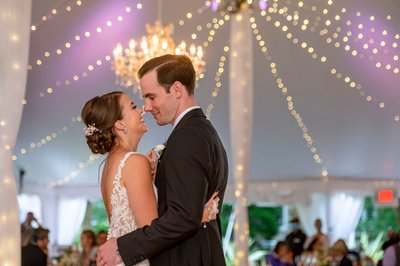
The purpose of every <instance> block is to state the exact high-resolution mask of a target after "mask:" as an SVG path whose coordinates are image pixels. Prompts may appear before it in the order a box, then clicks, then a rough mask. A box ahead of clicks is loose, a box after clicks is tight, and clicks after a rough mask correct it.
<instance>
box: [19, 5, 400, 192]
mask: <svg viewBox="0 0 400 266" xmlns="http://www.w3.org/2000/svg"><path fill="white" fill-rule="evenodd" d="M81 3H82V4H81V5H78V4H77V2H75V1H54V0H40V1H34V3H33V10H32V24H33V25H36V27H37V29H36V31H33V32H32V34H31V40H30V59H29V62H30V64H31V65H32V69H31V70H29V71H28V82H27V90H26V97H25V98H26V101H27V104H26V105H25V106H24V113H23V119H22V122H21V127H20V131H19V136H18V141H17V144H16V147H15V150H14V154H15V155H16V156H17V159H16V160H15V161H14V166H15V173H16V176H18V174H19V169H23V170H24V171H25V177H24V184H25V186H27V185H28V184H39V185H46V184H50V183H51V182H58V181H60V182H64V181H66V180H67V181H68V180H69V177H72V179H71V180H70V181H69V182H66V183H65V185H63V186H62V188H68V187H72V188H74V187H77V186H79V187H89V186H90V187H93V186H97V184H98V168H99V164H100V162H101V159H96V160H94V161H93V163H91V164H88V163H86V162H87V160H88V158H89V156H90V151H89V149H88V148H87V145H86V143H85V140H84V134H83V124H82V123H80V122H75V121H76V117H77V116H78V115H79V113H80V110H81V108H82V106H83V104H84V103H85V101H86V100H88V99H89V98H91V97H93V96H95V95H99V94H103V93H105V92H108V91H111V90H120V88H118V87H116V86H115V84H114V74H113V72H112V71H111V69H110V68H111V63H110V61H107V60H105V57H106V56H107V55H110V56H112V51H113V49H114V47H115V46H116V44H117V43H119V42H120V43H122V44H124V45H127V43H128V40H129V39H130V38H132V37H134V38H136V39H138V38H139V37H140V36H142V35H146V32H145V27H144V24H145V23H153V22H154V21H155V20H156V19H157V9H158V1H156V0H149V1H143V2H142V8H141V9H138V8H137V4H138V3H139V2H138V1H126V0H120V1H107V0H83V1H82V2H81ZM268 3H269V6H270V7H272V6H273V4H276V5H277V9H276V10H275V11H274V10H270V11H267V13H266V15H265V16H262V14H260V10H259V9H258V7H256V8H254V11H253V15H254V17H255V19H256V23H257V26H258V29H259V34H260V35H261V36H262V38H263V40H265V42H266V47H267V48H268V51H269V56H270V58H266V57H265V56H264V55H263V53H262V52H261V50H260V46H259V45H258V41H257V40H256V38H254V39H253V46H254V76H253V78H254V106H253V109H254V122H253V125H254V129H253V136H252V142H253V145H252V154H251V164H250V166H251V176H250V180H251V181H252V182H258V183H260V182H265V181H267V182H269V183H270V184H272V185H271V187H272V188H273V187H274V186H275V185H274V184H275V183H274V182H279V181H285V180H286V181H289V180H291V181H296V180H297V182H298V181H301V180H304V179H307V180H321V179H322V175H321V172H322V170H323V169H327V171H328V173H329V177H330V178H331V180H335V179H340V180H343V179H349V180H352V181H354V182H357V181H359V180H394V181H396V180H397V179H398V178H399V176H400V163H399V158H400V122H397V121H396V120H397V118H398V117H397V115H400V90H399V84H400V82H399V81H400V74H399V73H398V69H399V68H400V61H399V59H398V56H399V54H400V53H399V51H400V49H399V47H398V46H399V45H400V40H399V34H400V3H399V2H398V1H394V0H384V1H372V0H364V1H344V0H333V1H311V0H309V1H308V0H307V1H304V2H302V3H303V5H301V4H300V5H299V2H298V1H292V0H279V1H278V0H275V1H272V0H268ZM67 6H70V7H71V11H66V7H67ZM127 6H129V7H131V10H132V11H131V12H129V13H128V12H126V10H125V8H126V7H127ZM286 8H287V9H286ZM53 9H56V10H57V14H55V15H54V14H53V13H52V10H53ZM199 9H202V10H203V11H202V13H201V14H199V12H198V10H199ZM280 9H281V10H282V12H281V13H282V14H281V13H280ZM324 10H326V11H324ZM188 12H190V13H192V15H193V17H192V18H191V19H189V18H188V17H187V13H188ZM161 14H162V15H161V17H162V20H163V22H164V24H165V23H168V22H172V23H173V24H174V25H175V31H174V38H175V40H176V42H180V41H181V40H186V42H193V43H195V44H197V45H201V44H203V43H204V42H205V41H207V38H208V36H209V32H210V29H209V28H208V27H207V24H208V23H210V25H211V27H214V23H213V18H217V19H218V20H220V19H223V16H221V15H220V14H219V13H218V12H216V13H215V12H212V11H211V10H210V9H208V8H207V7H206V5H205V2H204V1H201V0H192V1H178V0H165V1H164V2H163V8H162V13H161ZM296 14H297V15H298V17H299V19H298V24H297V25H296V23H293V21H294V20H295V15H296ZM288 15H290V16H291V17H289V16H288ZM43 16H47V17H48V18H47V20H46V21H43V20H42V17H43ZM118 16H122V18H123V19H122V21H118V20H117V17H118ZM180 20H182V21H183V22H184V24H183V25H179V21H180ZM305 20H307V21H308V24H307V22H305ZM107 21H111V22H112V26H107V25H106V23H107ZM327 21H329V22H327ZM304 24H305V25H306V27H305V28H304V27H303V29H302V28H301V27H302V25H304ZM229 25H230V23H229V21H225V23H224V25H222V26H221V27H220V28H219V29H217V30H215V31H216V33H215V36H214V39H213V40H212V41H209V45H208V47H205V48H204V51H205V61H206V64H207V65H206V72H205V77H204V78H203V79H202V80H200V81H199V87H198V89H197V91H196V96H197V99H198V103H199V105H201V106H202V107H203V108H204V109H205V108H206V107H207V106H208V104H210V103H213V104H214V110H213V112H212V114H211V120H212V122H213V124H214V125H215V127H216V128H217V130H218V131H219V133H220V135H221V137H222V139H223V142H224V143H225V146H226V148H227V151H228V153H230V152H231V149H230V133H229V100H228V99H229V97H228V95H229V82H228V80H229V76H228V75H229V67H228V66H229V63H228V62H229V58H227V62H226V63H225V71H224V74H223V75H222V80H221V81H222V87H221V89H220V92H219V95H218V96H217V97H216V98H215V99H214V98H212V97H211V92H212V91H213V88H214V87H215V73H216V71H217V69H218V64H219V58H220V56H222V55H224V50H223V48H224V46H227V45H229V39H230V36H229ZM249 25H250V23H249ZM360 25H361V26H360ZM199 26H201V30H199V29H200V27H199ZM284 26H286V27H287V28H284ZM98 27H101V29H102V31H101V32H100V33H98V32H97V31H96V29H97V28H98ZM324 29H326V33H324V32H323V31H324ZM321 31H322V32H321ZM85 32H90V36H89V37H85ZM349 32H350V33H349ZM288 33H291V34H292V36H291V37H290V38H288V37H287V34H288ZM192 34H196V35H197V38H196V39H195V40H191V36H192ZM350 34H351V35H350ZM360 34H362V35H360ZM77 35H79V36H80V40H79V41H77V40H76V39H75V36H77ZM346 37H347V39H346ZM295 38H297V42H296V40H295ZM328 38H330V39H331V42H329V40H328V41H327V39H328ZM383 42H384V43H383ZM66 43H70V45H71V47H70V48H66ZM303 43H305V44H303ZM366 44H367V45H368V47H367V46H366ZM302 45H303V46H305V47H306V48H303V47H302ZM346 45H348V46H349V51H347V50H346V49H347V48H346ZM337 46H338V47H337ZM310 47H312V50H311V49H310ZM375 48H376V50H374V49H375ZM57 49H61V54H59V55H58V54H57V53H56V51H57ZM353 51H356V52H354V53H357V54H356V55H352V52H353ZM45 52H49V54H50V56H48V57H47V56H45ZM313 53H316V55H313ZM313 56H314V57H315V59H314V58H313ZM322 57H324V58H326V62H321V58H322ZM38 59H40V60H41V61H42V64H41V65H37V63H36V62H37V60H38ZM98 60H101V62H99V61H98ZM322 60H323V59H322ZM97 62H99V63H101V65H98V64H97ZM271 63H275V65H276V66H277V71H278V75H279V77H278V78H281V81H282V82H283V83H284V86H286V87H287V89H288V93H287V94H286V95H283V94H282V92H281V89H280V88H278V83H277V77H275V76H273V75H272V73H271V69H270V66H271ZM378 63H380V64H381V67H379V68H378V67H377V64H378ZM90 65H91V66H93V68H94V69H93V70H88V66H90ZM378 65H379V64H378ZM387 65H390V68H389V66H387ZM387 68H389V69H387ZM333 69H335V70H336V72H335V71H334V70H333ZM396 69H397V70H396ZM85 73H86V74H87V75H86V74H85ZM339 73H340V75H339ZM74 76H76V77H75V78H74ZM346 77H348V79H349V80H350V81H349V80H348V79H346ZM75 79H77V80H75ZM352 82H354V84H352ZM353 85H354V88H353ZM48 88H51V89H52V91H53V92H52V93H51V94H49V93H47V90H48ZM41 93H42V95H41ZM129 94H130V95H131V96H132V97H133V98H134V100H135V101H137V102H139V105H140V102H141V99H140V97H138V96H137V95H135V96H133V95H132V93H131V92H130V91H129ZM287 96H291V97H292V101H293V104H294V108H295V110H296V111H297V112H298V114H300V116H301V119H302V121H303V123H304V126H305V127H306V128H307V129H308V133H309V135H310V136H311V137H312V140H313V144H312V145H308V144H307V142H306V140H305V139H304V138H303V132H302V130H301V126H299V125H298V123H297V121H296V119H295V118H294V117H293V116H292V114H291V112H290V111H289V110H288V102H287V98H286V97H287ZM368 96H370V97H371V98H369V97H368ZM379 104H381V107H380V106H379ZM146 121H147V123H148V125H149V127H150V130H149V132H148V133H147V134H146V135H145V137H144V138H143V139H142V143H141V146H140V147H139V151H141V152H146V151H147V150H149V149H150V148H151V147H154V146H155V145H156V144H158V143H161V142H163V141H164V140H165V138H166V137H167V135H168V133H169V131H170V129H171V128H170V127H168V126H167V127H163V128H160V127H157V126H156V125H155V123H154V122H153V120H152V118H151V116H150V115H146ZM53 133H55V134H56V137H55V138H53V137H54V136H55V135H54V134H53ZM48 136H49V137H48ZM46 137H47V138H48V139H50V141H48V140H46ZM50 137H51V138H50ZM45 140H46V141H45ZM42 142H43V143H45V144H42ZM39 143H40V144H39ZM38 144H39V145H38ZM38 146H41V147H38ZM312 147H314V148H316V154H318V155H319V156H320V158H321V159H322V161H323V162H322V164H318V163H316V162H315V159H314V157H313V156H314V154H313V153H312V151H311V150H312ZM23 150H25V153H24V151H23ZM231 172H232V171H231ZM230 179H231V181H232V180H233V177H231V178H230ZM60 184H61V183H60ZM296 184H297V183H296ZM384 184H386V185H387V184H390V185H391V186H392V185H396V184H397V183H384ZM296 186H297V185H296Z"/></svg>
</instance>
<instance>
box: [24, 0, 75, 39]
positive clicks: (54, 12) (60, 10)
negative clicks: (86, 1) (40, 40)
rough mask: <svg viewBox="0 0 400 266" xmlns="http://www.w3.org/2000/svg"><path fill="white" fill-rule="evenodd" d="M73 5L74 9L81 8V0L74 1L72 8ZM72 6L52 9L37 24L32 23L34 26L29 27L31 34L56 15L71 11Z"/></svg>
mask: <svg viewBox="0 0 400 266" xmlns="http://www.w3.org/2000/svg"><path fill="white" fill-rule="evenodd" d="M74 5H75V6H76V7H80V6H82V1H81V0H78V1H75V2H74V3H73V4H72V6H74ZM72 6H71V5H67V6H64V7H61V8H57V7H55V8H52V9H51V11H49V12H47V14H46V15H44V16H42V17H41V19H40V21H39V22H37V23H34V24H32V25H31V32H35V31H37V30H38V28H39V27H40V26H42V25H43V24H44V23H46V22H47V21H50V20H51V19H53V18H54V17H55V16H56V15H58V14H62V13H65V12H68V13H70V12H71V11H72Z"/></svg>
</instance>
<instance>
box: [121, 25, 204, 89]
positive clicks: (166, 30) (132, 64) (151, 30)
mask: <svg viewBox="0 0 400 266" xmlns="http://www.w3.org/2000/svg"><path fill="white" fill-rule="evenodd" d="M146 31H147V33H148V35H147V36H142V38H141V39H140V41H137V40H134V39H131V40H130V42H129V46H128V47H127V48H123V47H122V45H121V44H120V43H119V44H118V45H117V47H116V48H115V49H114V61H113V69H114V71H115V76H116V84H117V85H119V86H122V87H126V88H129V87H133V90H134V92H135V93H136V92H137V89H138V88H137V87H138V86H137V85H138V82H139V80H138V77H137V72H138V70H139V68H140V67H141V66H142V65H143V64H144V63H145V62H146V61H147V60H149V59H151V58H154V57H157V56H161V55H165V54H181V55H187V56H188V57H189V58H190V59H191V60H192V62H193V65H194V68H195V71H196V78H197V79H198V78H199V75H200V74H202V73H203V71H204V68H205V62H204V60H203V48H202V47H201V46H196V45H194V44H191V45H189V46H188V45H186V43H185V42H184V41H182V42H181V43H180V44H179V45H178V46H176V45H175V42H174V40H173V39H172V37H171V35H172V34H173V31H174V26H173V25H172V23H170V24H168V25H167V26H165V27H164V26H163V25H162V23H161V21H160V20H157V21H156V22H155V24H154V25H150V24H146Z"/></svg>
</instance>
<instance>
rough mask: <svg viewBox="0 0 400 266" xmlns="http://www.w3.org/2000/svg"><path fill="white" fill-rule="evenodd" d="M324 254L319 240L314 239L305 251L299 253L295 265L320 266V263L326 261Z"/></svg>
mask: <svg viewBox="0 0 400 266" xmlns="http://www.w3.org/2000/svg"><path fill="white" fill-rule="evenodd" d="M326 255H327V254H326V252H325V250H324V245H323V244H322V241H321V239H320V238H318V237H317V238H314V240H313V241H311V243H309V245H308V247H307V249H306V250H305V251H303V253H301V255H300V256H299V257H298V259H297V261H296V264H297V265H300V266H302V265H308V266H311V265H316V266H317V265H320V264H321V261H324V260H326V259H327V256H326Z"/></svg>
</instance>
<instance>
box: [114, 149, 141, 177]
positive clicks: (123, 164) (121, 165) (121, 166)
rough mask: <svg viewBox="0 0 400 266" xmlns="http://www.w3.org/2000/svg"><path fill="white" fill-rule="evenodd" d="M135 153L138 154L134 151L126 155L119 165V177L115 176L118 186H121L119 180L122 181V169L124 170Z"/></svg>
mask: <svg viewBox="0 0 400 266" xmlns="http://www.w3.org/2000/svg"><path fill="white" fill-rule="evenodd" d="M135 153H136V152H134V151H130V152H127V153H126V154H125V156H124V158H123V159H122V160H121V162H120V163H119V167H118V173H117V175H116V176H115V180H114V181H116V182H117V183H118V184H119V180H120V179H121V172H122V168H124V166H125V162H126V160H128V158H129V156H131V155H132V154H135Z"/></svg>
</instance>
